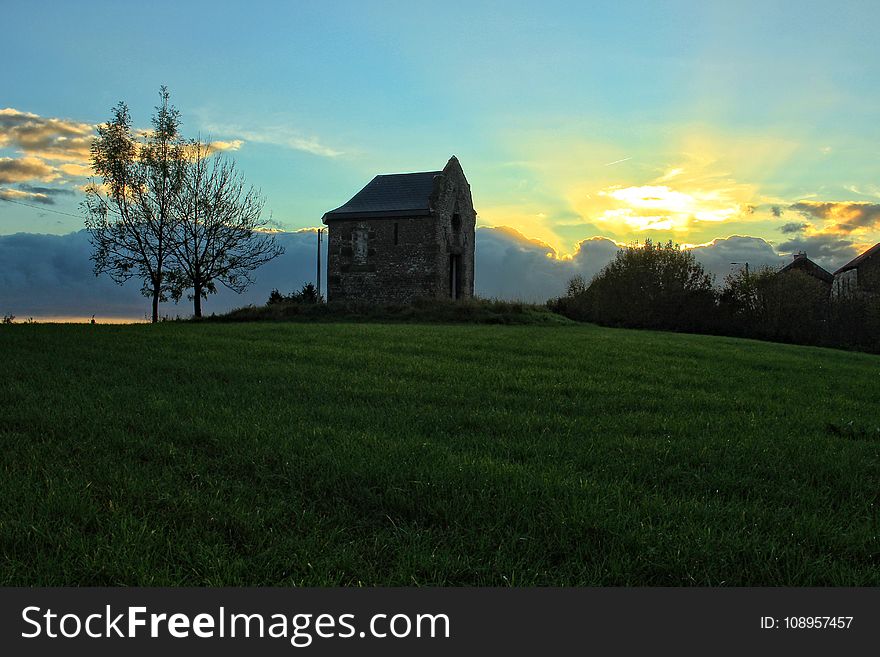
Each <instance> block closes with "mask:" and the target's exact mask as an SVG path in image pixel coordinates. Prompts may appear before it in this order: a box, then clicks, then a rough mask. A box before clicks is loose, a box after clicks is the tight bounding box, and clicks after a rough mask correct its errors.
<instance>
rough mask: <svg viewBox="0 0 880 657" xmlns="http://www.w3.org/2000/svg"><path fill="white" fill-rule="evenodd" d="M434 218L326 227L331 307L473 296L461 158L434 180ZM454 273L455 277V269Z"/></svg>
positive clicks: (471, 224) (340, 222) (471, 223)
mask: <svg viewBox="0 0 880 657" xmlns="http://www.w3.org/2000/svg"><path fill="white" fill-rule="evenodd" d="M429 207H430V214H429V215H425V216H412V217H394V216H389V217H379V218H375V217H370V218H367V219H330V220H328V221H327V248H328V254H327V300H328V301H341V300H353V301H366V302H369V303H410V302H412V301H413V300H414V299H417V298H428V297H438V298H451V297H453V289H454V288H453V280H452V279H453V277H452V276H451V272H452V271H455V272H456V274H457V275H456V284H455V289H457V291H458V294H457V295H455V296H456V298H470V297H472V296H473V294H474V228H475V226H476V220H477V213H476V212H475V211H474V205H473V201H472V199H471V191H470V185H469V184H468V182H467V179H466V178H465V176H464V172H463V171H462V170H461V166H460V165H459V163H458V160H457V159H456V158H452V159H450V160H449V163H447V165H446V167H445V168H444V169H443V172H442V174H440V175H438V176H436V177H435V179H434V188H433V191H432V193H431V198H430V200H429ZM453 260H454V262H455V265H454V269H452V261H453Z"/></svg>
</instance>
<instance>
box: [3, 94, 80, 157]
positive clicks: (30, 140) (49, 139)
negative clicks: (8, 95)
mask: <svg viewBox="0 0 880 657" xmlns="http://www.w3.org/2000/svg"><path fill="white" fill-rule="evenodd" d="M94 130H95V128H94V126H92V125H89V124H88V123H79V122H77V121H70V120H67V119H56V118H45V117H42V116H39V115H37V114H31V113H30V112H21V111H19V110H16V109H13V108H11V107H7V108H6V109H2V110H0V148H2V147H9V148H15V149H17V150H19V151H20V152H22V153H24V154H25V155H28V156H31V157H39V158H42V159H44V160H50V161H56V160H59V161H68V162H83V161H87V160H88V159H89V149H90V147H91V144H92V139H93V137H94Z"/></svg>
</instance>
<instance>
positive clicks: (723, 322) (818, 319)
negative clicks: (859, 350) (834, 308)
mask: <svg viewBox="0 0 880 657" xmlns="http://www.w3.org/2000/svg"><path fill="white" fill-rule="evenodd" d="M829 292H830V288H829V286H828V285H827V284H826V283H823V282H822V281H820V280H818V279H816V278H815V277H813V276H810V275H809V274H806V273H804V272H802V271H797V270H791V271H787V272H785V273H779V272H776V271H773V270H772V269H770V268H767V267H764V268H762V269H759V270H758V271H757V272H753V273H746V272H745V271H740V272H737V273H736V274H731V275H730V276H728V277H727V279H726V280H725V286H724V289H723V290H722V291H721V295H720V297H719V313H718V325H719V328H720V329H721V330H722V331H723V332H724V333H726V334H728V335H745V336H750V337H757V338H763V339H766V340H776V341H780V342H796V343H798V344H825V343H827V342H828V340H829V316H828V296H829Z"/></svg>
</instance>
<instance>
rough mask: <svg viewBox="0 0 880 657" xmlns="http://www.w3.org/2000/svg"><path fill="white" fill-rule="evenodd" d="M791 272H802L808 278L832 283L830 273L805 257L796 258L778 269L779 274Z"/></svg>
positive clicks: (832, 276) (832, 278)
mask: <svg viewBox="0 0 880 657" xmlns="http://www.w3.org/2000/svg"><path fill="white" fill-rule="evenodd" d="M792 270H798V271H802V272H804V273H805V274H809V275H810V276H813V277H815V278H818V279H819V280H820V281H824V282H826V283H832V282H833V281H834V275H833V274H831V272H829V271H827V270H826V269H825V268H823V267H821V266H819V265H817V264H816V263H815V262H813V261H812V260H810V259H809V258H808V257H807V256H805V255H799V256H796V257H795V259H794V260H792V261H791V262H789V263H788V264H787V265H785V267H783V268H782V269H780V270H779V273H780V274H782V273H783V272H787V271H792Z"/></svg>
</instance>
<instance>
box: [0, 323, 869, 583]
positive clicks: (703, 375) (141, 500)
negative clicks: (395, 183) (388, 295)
mask: <svg viewBox="0 0 880 657" xmlns="http://www.w3.org/2000/svg"><path fill="white" fill-rule="evenodd" d="M511 310H513V308H511ZM527 311H528V308H527V307H523V312H527ZM6 329H7V330H3V331H0V353H2V354H3V355H4V367H5V368H6V372H7V375H6V376H4V377H0V417H2V418H3V421H2V422H0V442H2V445H3V449H2V450H0V470H2V473H3V495H2V496H0V584H4V585H18V586H34V585H43V586H54V585H77V586H97V585H145V586H146V585H153V586H161V585H172V586H175V585H194V586H202V585H206V586H220V585H236V586H237V585H384V586H390V585H400V586H409V585H416V584H417V585H492V586H503V585H510V584H512V585H514V586H527V585H591V584H592V585H672V586H678V585H685V586H688V585H712V586H715V585H728V586H735V585H768V586H778V585H790V586H800V585H815V586H827V585H844V586H877V585H880V561H878V559H877V555H878V551H880V543H878V532H877V527H878V524H877V523H878V506H877V505H878V504H880V499H878V491H880V453H878V435H880V434H878V416H877V394H876V378H877V371H878V364H880V361H878V358H877V357H876V356H870V355H866V354H858V353H848V352H842V351H832V350H824V349H817V348H812V347H797V346H790V345H771V344H767V343H761V342H754V341H747V340H739V339H732V338H716V337H707V336H694V335H684V334H675V333H655V332H649V331H625V330H619V329H606V328H600V327H596V326H589V325H570V326H565V327H548V326H437V325H434V326H426V325H400V324H398V325H393V326H389V325H380V324H363V323H359V324H331V323H325V324H321V325H320V326H313V325H308V324H296V323H290V324H279V323H262V324H260V323H255V324H248V325H241V324H219V323H198V324H193V323H190V322H181V323H175V322H168V323H161V324H158V325H156V326H144V325H132V326H112V325H97V326H89V325H42V324H37V325H34V326H30V327H22V326H19V325H13V326H10V327H6Z"/></svg>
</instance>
